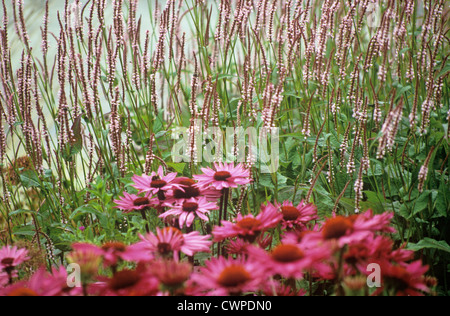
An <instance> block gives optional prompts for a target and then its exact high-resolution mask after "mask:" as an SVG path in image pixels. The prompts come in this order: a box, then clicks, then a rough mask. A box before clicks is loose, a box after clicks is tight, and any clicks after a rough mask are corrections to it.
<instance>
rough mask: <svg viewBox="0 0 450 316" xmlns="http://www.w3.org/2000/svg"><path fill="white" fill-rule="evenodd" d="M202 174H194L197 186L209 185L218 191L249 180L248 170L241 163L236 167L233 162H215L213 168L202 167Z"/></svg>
mask: <svg viewBox="0 0 450 316" xmlns="http://www.w3.org/2000/svg"><path fill="white" fill-rule="evenodd" d="M201 170H202V171H203V174H201V175H194V179H195V180H198V183H197V185H196V186H197V187H206V186H209V185H211V186H212V187H213V188H215V189H216V190H218V191H221V190H222V189H226V188H237V186H238V185H246V184H248V183H250V182H251V179H250V171H249V170H247V169H245V168H244V166H243V165H242V164H238V165H237V166H236V167H235V166H234V164H233V163H230V164H227V163H225V164H224V163H221V162H219V163H215V164H214V169H211V168H202V169H201Z"/></svg>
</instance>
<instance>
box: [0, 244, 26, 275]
mask: <svg viewBox="0 0 450 316" xmlns="http://www.w3.org/2000/svg"><path fill="white" fill-rule="evenodd" d="M28 259H30V258H29V257H28V250H26V249H25V248H20V249H19V248H17V247H16V246H13V247H10V246H4V247H3V248H1V249H0V272H1V271H4V272H6V273H8V274H11V273H12V271H13V270H14V268H15V267H17V266H18V265H20V264H22V263H24V262H25V261H27V260H28Z"/></svg>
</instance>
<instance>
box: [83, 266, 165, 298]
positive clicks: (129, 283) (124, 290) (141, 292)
mask: <svg viewBox="0 0 450 316" xmlns="http://www.w3.org/2000/svg"><path fill="white" fill-rule="evenodd" d="M99 280H100V282H98V283H95V284H93V285H91V286H90V289H89V292H90V294H91V295H98V296H151V295H156V294H157V293H158V292H159V281H158V279H157V278H155V277H154V276H153V275H152V274H150V273H149V272H148V271H147V270H146V269H141V268H140V267H139V266H138V268H137V269H136V270H130V269H123V270H121V271H117V272H115V273H114V275H113V276H112V277H111V278H104V277H102V278H99Z"/></svg>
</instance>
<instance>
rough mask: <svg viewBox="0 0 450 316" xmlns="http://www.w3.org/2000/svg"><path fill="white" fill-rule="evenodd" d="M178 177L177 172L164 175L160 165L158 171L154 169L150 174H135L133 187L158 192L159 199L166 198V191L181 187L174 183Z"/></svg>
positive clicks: (148, 191)
mask: <svg viewBox="0 0 450 316" xmlns="http://www.w3.org/2000/svg"><path fill="white" fill-rule="evenodd" d="M176 177H177V173H176V172H172V173H168V174H167V175H164V170H163V168H162V166H159V168H158V172H154V171H153V172H152V173H151V174H150V175H146V174H143V175H142V176H137V175H135V176H133V177H132V180H133V181H134V185H133V187H134V188H136V189H138V190H139V192H140V193H148V194H152V195H154V194H157V195H158V198H159V200H165V192H167V191H168V190H171V189H172V188H174V187H180V186H179V185H178V184H176V183H173V180H174V179H175V178H176Z"/></svg>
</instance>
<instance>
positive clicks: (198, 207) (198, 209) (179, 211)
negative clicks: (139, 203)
mask: <svg viewBox="0 0 450 316" xmlns="http://www.w3.org/2000/svg"><path fill="white" fill-rule="evenodd" d="M217 209H218V206H217V204H216V203H212V202H208V201H207V200H206V198H205V197H200V198H199V199H195V198H191V199H188V200H185V201H184V202H183V203H182V204H178V205H175V206H173V207H172V208H171V209H170V210H168V211H166V212H164V213H162V214H161V215H160V216H159V217H161V218H164V219H165V218H166V217H168V216H174V217H178V222H179V226H180V228H183V227H184V226H185V225H186V226H187V227H190V226H192V223H193V221H194V219H195V217H199V218H200V219H202V220H204V221H208V220H209V218H208V214H209V212H210V211H212V210H217Z"/></svg>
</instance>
